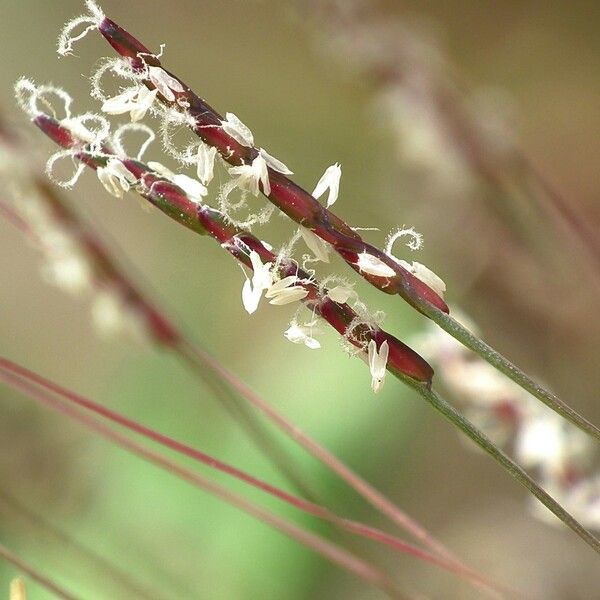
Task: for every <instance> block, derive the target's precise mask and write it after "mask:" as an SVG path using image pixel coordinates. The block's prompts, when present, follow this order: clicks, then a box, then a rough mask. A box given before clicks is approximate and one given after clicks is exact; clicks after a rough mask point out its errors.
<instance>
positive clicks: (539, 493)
mask: <svg viewBox="0 0 600 600" xmlns="http://www.w3.org/2000/svg"><path fill="white" fill-rule="evenodd" d="M397 376H398V378H399V379H401V380H402V381H404V383H406V384H408V385H409V386H410V387H411V388H413V389H414V390H416V391H417V392H418V393H419V394H420V395H421V396H422V397H423V398H424V399H425V400H426V401H427V402H429V404H431V405H432V406H433V408H435V409H436V410H437V411H438V412H440V413H441V414H442V415H443V416H444V417H445V418H446V419H448V420H449V421H450V422H451V423H452V424H453V425H455V426H456V427H458V428H459V429H460V430H461V431H462V432H463V433H464V434H465V435H467V436H468V437H469V438H470V439H472V440H473V441H474V442H475V443H476V444H477V445H478V446H479V447H480V448H481V449H482V450H484V451H485V452H487V453H488V454H489V455H490V456H491V457H492V458H493V459H494V460H495V461H496V462H497V463H499V464H500V466H501V467H502V468H503V469H504V470H505V471H507V472H508V473H509V474H510V475H511V476H512V477H514V478H515V479H516V480H517V481H518V482H519V483H520V484H521V485H523V486H525V487H526V488H527V489H528V490H529V491H530V492H531V493H532V494H533V495H534V496H535V497H536V498H537V499H538V500H539V501H540V502H541V503H542V504H543V505H544V506H545V507H546V508H547V509H548V510H550V511H552V512H553V513H554V514H555V515H556V516H557V517H558V518H559V519H560V520H561V521H562V522H563V523H564V524H565V525H567V526H568V527H570V528H571V529H572V530H573V531H574V532H575V533H576V534H577V535H578V536H579V537H580V538H581V539H582V540H583V541H584V542H585V543H586V544H587V545H588V546H590V547H591V548H592V549H593V550H595V551H596V552H597V553H598V554H600V540H598V539H597V538H596V537H595V536H594V535H593V534H592V533H590V532H589V531H588V530H587V529H586V528H585V527H584V526H583V525H582V524H581V523H579V521H577V520H576V519H574V518H573V517H572V516H571V515H570V514H569V513H568V512H567V511H566V510H565V509H564V508H563V507H562V506H561V505H560V504H559V503H558V502H556V500H554V498H552V496H550V495H549V494H548V493H546V492H545V491H544V490H543V489H542V488H541V487H540V486H539V485H538V484H537V483H536V482H535V481H534V480H533V479H532V478H531V477H530V476H529V475H527V473H526V472H525V471H524V470H523V469H522V468H521V467H519V465H517V464H516V463H515V462H514V461H513V460H512V459H511V458H509V457H508V456H507V455H506V454H504V452H502V450H500V449H499V448H498V447H497V446H495V445H494V444H493V443H492V442H491V441H490V440H489V439H488V438H487V437H486V436H485V435H484V434H483V433H481V431H479V430H478V429H477V428H476V427H475V426H474V425H473V424H472V423H470V422H469V421H468V420H467V419H466V418H465V417H463V415H461V414H460V413H459V412H458V411H457V410H456V409H455V408H454V407H453V406H452V405H450V404H448V402H446V401H445V400H444V399H443V398H441V397H440V396H439V395H438V394H437V392H435V391H433V390H432V389H431V388H430V387H429V386H428V385H427V384H424V383H420V382H418V381H415V380H414V379H410V378H409V377H406V376H403V375H397Z"/></svg>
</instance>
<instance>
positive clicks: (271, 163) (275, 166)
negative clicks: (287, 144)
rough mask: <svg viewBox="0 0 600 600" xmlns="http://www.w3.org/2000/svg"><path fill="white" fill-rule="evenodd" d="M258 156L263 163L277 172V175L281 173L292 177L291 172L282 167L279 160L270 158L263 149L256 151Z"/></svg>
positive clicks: (284, 166)
mask: <svg viewBox="0 0 600 600" xmlns="http://www.w3.org/2000/svg"><path fill="white" fill-rule="evenodd" d="M258 152H259V154H260V155H261V156H262V157H263V158H264V159H265V162H266V163H267V165H268V166H269V167H271V169H273V170H274V171H277V172H278V173H283V174H284V175H293V174H294V173H293V171H290V169H289V168H288V167H287V166H286V165H284V164H283V163H282V162H281V161H280V160H278V159H276V158H275V157H274V156H271V155H270V154H269V153H268V152H267V151H266V150H265V149H264V148H260V150H259V151H258Z"/></svg>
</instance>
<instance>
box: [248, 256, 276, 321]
mask: <svg viewBox="0 0 600 600" xmlns="http://www.w3.org/2000/svg"><path fill="white" fill-rule="evenodd" d="M250 262H251V263H252V271H253V273H252V280H250V279H248V277H246V281H245V282H244V286H243V287H242V304H243V305H244V308H245V309H246V311H247V312H248V313H249V314H252V313H254V312H255V311H256V309H257V308H258V304H259V302H260V299H261V297H262V293H263V291H265V290H268V289H269V288H270V287H271V286H272V285H273V276H272V275H271V267H272V266H273V263H271V262H267V263H265V264H263V263H262V261H261V260H260V256H259V255H258V252H255V251H254V250H252V251H251V252H250Z"/></svg>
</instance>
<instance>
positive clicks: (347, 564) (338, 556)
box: [2, 371, 399, 597]
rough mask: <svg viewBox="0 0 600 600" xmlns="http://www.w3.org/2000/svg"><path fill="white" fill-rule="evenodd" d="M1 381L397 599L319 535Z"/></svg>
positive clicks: (31, 388) (377, 576)
mask: <svg viewBox="0 0 600 600" xmlns="http://www.w3.org/2000/svg"><path fill="white" fill-rule="evenodd" d="M2 378H3V380H4V381H5V382H7V383H9V384H10V385H11V386H13V387H15V388H17V389H20V390H21V391H23V392H25V393H26V394H27V395H28V396H30V397H31V398H33V399H34V400H36V401H38V402H40V403H41V404H44V405H46V406H48V407H50V408H52V409H53V410H56V411H58V412H60V413H62V414H63V415H65V416H67V417H69V418H70V419H72V420H74V421H77V422H78V423H80V424H81V425H83V426H84V427H86V428H87V429H89V430H91V431H94V432H95V433H97V434H98V435H100V436H101V437H103V438H105V439H107V440H108V441H110V442H111V443H113V444H115V445H117V446H119V447H121V448H123V449H124V450H127V451H128V452H131V453H132V454H135V455H136V456H138V457H140V458H142V459H143V460H145V461H147V462H149V463H151V464H154V465H155V466H157V467H159V468H162V469H164V470H166V471H168V472H169V473H171V474H172V475H175V476H176V477H179V478H180V479H182V480H184V481H187V482H188V483H190V484H191V485H193V486H195V487H198V488H200V489H202V490H203V491H205V492H208V493H210V494H212V495H214V496H216V497H217V498H220V499H221V500H223V501H225V502H227V503H229V504H231V505H232V506H235V507H237V508H239V509H240V510H242V511H243V512H246V513H247V514H249V515H250V516H253V517H255V518H256V519H258V520H260V521H262V522H264V523H265V524H267V525H269V526H270V527H273V528H274V529H277V530H279V531H281V532H282V533H284V534H286V535H287V536H289V537H291V538H293V539H295V540H296V541H298V542H299V543H301V544H303V545H305V546H307V547H308V548H310V549H311V550H313V551H314V552H316V553H317V554H320V555H321V556H323V557H325V558H327V559H328V560H330V561H331V562H332V563H334V564H336V565H338V566H339V567H341V568H343V569H345V570H346V571H348V572H350V573H353V574H354V575H356V576H357V577H359V578H361V579H363V580H365V581H366V582H368V583H370V584H372V585H374V586H376V587H378V588H380V589H383V590H385V591H386V592H387V593H388V594H390V595H391V596H393V597H399V592H398V590H397V588H396V586H395V584H394V583H393V582H392V580H391V579H390V578H389V577H388V576H387V575H386V574H385V573H384V572H383V571H381V570H380V569H378V568H377V567H375V566H373V565H371V564H370V563H368V562H366V561H364V560H362V559H360V558H358V557H356V556H355V555H354V554H352V553H350V552H348V551H346V550H344V549H343V548H341V547H339V546H337V545H336V544H333V543H331V542H329V541H327V540H325V539H324V538H322V537H321V536H319V535H316V534H314V533H311V532H309V531H306V530H304V529H302V528H300V527H298V526H297V525H295V524H293V523H291V522H290V521H287V520H285V519H283V518H281V517H279V516H277V515H275V514H272V513H270V512H269V511H267V510H266V509H263V508H261V507H260V506H257V505H255V504H253V503H251V502H249V501H247V500H246V499H245V498H243V497H242V496H239V495H238V494H235V493H234V492H231V491H229V490H227V489H226V488H224V487H223V486H221V485H219V484H216V483H214V482H212V481H210V480H209V479H206V478H205V477H203V476H201V475H199V474H197V473H195V472H193V471H190V470H189V469H186V468H185V467H182V466H181V465H179V464H177V463H175V462H174V461H171V460H170V459H167V458H165V457H163V456H161V455H160V454H157V453H156V452H154V451H152V450H149V449H148V448H146V447H144V446H142V445H140V444H138V443H136V442H134V441H132V440H130V439H129V438H127V437H126V436H124V435H122V434H120V433H118V432H117V431H115V430H114V429H112V428H110V427H107V426H105V425H104V424H102V423H101V422H100V421H98V420H97V419H95V418H94V417H90V416H88V415H86V414H84V413H82V412H81V411H80V410H78V409H76V408H72V407H70V406H68V405H66V404H64V403H63V402H62V401H61V400H57V399H56V398H54V397H53V396H52V395H51V394H49V393H47V392H45V391H44V390H41V389H39V388H37V387H36V386H35V385H33V384H30V383H29V382H27V381H25V380H23V379H22V378H21V377H19V376H18V375H13V374H11V373H8V372H6V371H3V375H2Z"/></svg>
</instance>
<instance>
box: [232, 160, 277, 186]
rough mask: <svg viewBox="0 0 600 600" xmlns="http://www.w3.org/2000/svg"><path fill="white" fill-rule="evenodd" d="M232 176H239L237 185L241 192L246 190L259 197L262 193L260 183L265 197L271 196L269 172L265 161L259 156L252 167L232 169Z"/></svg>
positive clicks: (244, 166)
mask: <svg viewBox="0 0 600 600" xmlns="http://www.w3.org/2000/svg"><path fill="white" fill-rule="evenodd" d="M229 174H230V175H237V176H238V178H237V180H236V185H237V186H238V187H239V188H240V189H241V190H246V191H248V192H250V193H251V194H253V195H254V196H258V192H259V191H260V188H259V185H258V184H259V182H260V183H262V186H263V192H264V194H265V196H269V195H270V194H271V184H270V182H269V171H268V170H267V163H266V161H265V159H264V158H263V157H262V156H261V155H260V154H259V155H258V156H257V157H256V158H255V159H254V160H253V161H252V164H251V165H241V166H239V167H231V168H230V169H229Z"/></svg>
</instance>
